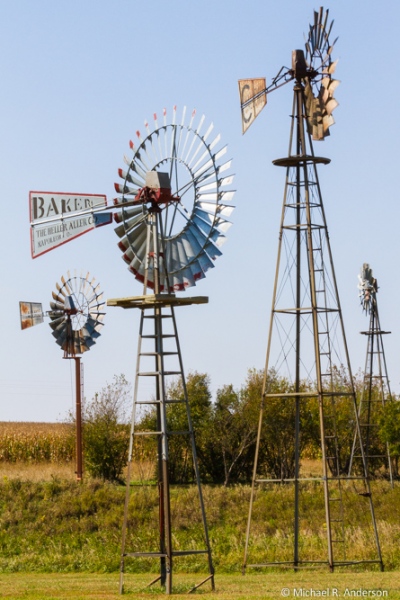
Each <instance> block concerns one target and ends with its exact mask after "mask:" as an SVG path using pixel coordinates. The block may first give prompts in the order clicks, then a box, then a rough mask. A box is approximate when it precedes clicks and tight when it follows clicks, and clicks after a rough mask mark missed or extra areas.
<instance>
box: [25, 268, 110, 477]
mask: <svg viewBox="0 0 400 600" xmlns="http://www.w3.org/2000/svg"><path fill="white" fill-rule="evenodd" d="M52 297H53V301H52V302H50V311H47V312H45V313H44V312H43V308H42V304H41V303H39V302H20V303H19V306H20V321H21V329H28V328H29V327H33V326H35V325H39V324H40V323H43V321H44V319H43V317H44V316H48V317H50V327H51V329H52V335H53V336H54V337H55V341H56V343H57V344H58V345H59V346H60V347H61V349H62V350H63V351H64V357H63V358H67V359H73V360H74V361H75V396H76V479H77V481H81V480H82V474H83V468H82V418H81V408H82V365H81V356H80V355H81V354H83V353H84V352H86V351H87V350H90V348H91V347H92V346H93V345H94V344H95V343H96V340H97V338H98V337H99V336H100V329H101V327H102V326H103V319H104V314H105V313H104V306H105V302H102V297H103V294H102V293H101V292H100V284H97V285H96V284H95V279H94V278H90V275H89V273H87V274H86V276H85V277H83V276H77V275H76V274H75V275H72V276H71V274H70V272H69V271H68V272H67V277H64V276H62V277H61V284H59V283H56V291H53V292H52Z"/></svg>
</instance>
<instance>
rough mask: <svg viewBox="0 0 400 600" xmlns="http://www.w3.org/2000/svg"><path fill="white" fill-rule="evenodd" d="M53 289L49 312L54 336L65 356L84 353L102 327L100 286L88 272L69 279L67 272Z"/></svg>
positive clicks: (93, 342) (102, 304)
mask: <svg viewBox="0 0 400 600" xmlns="http://www.w3.org/2000/svg"><path fill="white" fill-rule="evenodd" d="M56 288H57V291H56V292H53V293H52V295H53V300H54V302H50V307H51V312H50V313H49V316H50V319H51V323H50V327H51V328H52V330H53V336H54V337H55V338H56V342H57V344H58V345H59V346H61V348H62V349H63V350H64V352H65V355H66V356H75V355H76V354H83V353H84V352H86V350H89V349H90V347H91V346H93V345H94V344H95V343H96V339H97V338H98V337H99V336H100V329H101V327H102V326H103V319H104V314H105V313H104V312H103V309H104V306H105V302H102V301H101V300H102V297H103V294H102V292H100V284H97V285H95V279H94V278H92V279H90V276H89V273H87V275H86V277H82V276H76V275H74V276H73V277H72V276H71V275H70V273H69V271H68V274H67V278H65V277H61V285H60V284H59V283H56Z"/></svg>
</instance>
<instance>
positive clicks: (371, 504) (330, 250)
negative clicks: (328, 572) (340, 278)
mask: <svg viewBox="0 0 400 600" xmlns="http://www.w3.org/2000/svg"><path fill="white" fill-rule="evenodd" d="M315 184H316V186H317V190H318V195H319V197H320V198H321V197H322V195H321V189H320V184H319V179H318V172H317V170H316V169H315ZM320 210H321V214H322V218H323V222H324V223H326V217H325V210H324V206H323V204H322V202H321V207H320ZM326 241H327V244H326V246H327V251H328V258H329V263H330V265H331V277H332V282H333V287H334V293H335V299H336V303H337V307H338V314H339V317H340V318H339V321H340V326H341V331H342V339H343V345H344V350H345V356H346V364H347V367H348V373H349V379H350V385H351V390H352V398H353V408H354V414H355V421H356V433H357V435H358V436H359V439H360V440H361V430H360V422H359V418H358V410H357V398H356V392H355V387H354V381H353V377H352V370H351V363H350V355H349V350H348V346H347V339H346V333H345V330H344V322H343V317H342V309H341V304H340V298H339V292H338V286H337V280H336V273H335V269H334V267H333V257H332V249H331V245H330V242H329V235H328V232H327V237H326ZM360 445H361V444H360ZM361 453H362V463H363V469H364V484H365V489H366V492H367V497H368V499H369V507H370V514H371V519H372V525H373V530H374V538H375V545H376V549H377V554H378V557H379V561H378V562H379V564H380V567H381V571H383V570H384V565H383V558H382V552H381V547H380V542H379V535H378V529H377V525H376V519H375V511H374V505H373V502H372V495H371V488H370V483H369V478H368V473H367V470H366V464H365V454H364V451H363V449H362V446H361Z"/></svg>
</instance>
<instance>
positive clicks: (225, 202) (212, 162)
mask: <svg viewBox="0 0 400 600" xmlns="http://www.w3.org/2000/svg"><path fill="white" fill-rule="evenodd" d="M153 120H154V126H153V128H150V125H149V123H148V122H147V121H145V129H146V134H145V135H144V137H142V135H141V133H140V132H139V131H137V132H136V136H137V142H136V144H137V145H136V146H135V144H134V143H133V142H132V141H131V142H130V147H131V150H132V151H133V156H132V157H131V158H126V157H124V160H125V163H126V166H127V168H126V169H125V170H123V169H119V171H118V173H119V176H120V178H121V180H122V183H118V184H115V188H116V191H117V192H118V194H120V197H119V198H117V199H115V200H114V205H113V206H112V207H108V209H107V210H105V209H106V207H107V198H106V196H105V195H103V194H100V195H98V194H80V193H79V194H77V193H63V192H43V191H31V192H30V195H29V206H30V219H31V254H32V258H36V257H38V256H41V255H43V254H44V253H46V252H48V251H50V250H52V249H54V248H56V247H58V246H60V245H62V244H65V243H67V242H69V241H71V240H72V239H75V238H76V237H79V236H81V235H83V234H84V233H86V232H88V231H92V230H94V229H96V228H98V227H101V226H103V225H106V224H109V223H111V220H112V219H111V216H112V212H111V210H114V211H116V214H114V217H115V221H116V222H117V227H116V233H117V235H118V237H119V238H120V241H119V243H118V246H119V248H120V249H121V251H122V253H123V254H122V258H123V259H124V261H125V262H126V263H127V264H128V268H129V270H130V272H131V273H132V274H133V275H134V276H135V277H136V279H137V280H138V281H140V282H141V283H142V284H143V294H142V295H141V296H134V297H127V298H114V299H109V300H107V305H108V306H120V307H123V308H138V309H139V310H140V311H141V319H140V327H139V342H138V355H137V363H136V377H135V391H134V402H133V413H132V424H131V436H130V448H129V461H128V476H127V492H126V499H125V511H124V521H123V527H122V556H121V571H120V592H121V593H122V592H123V588H124V570H125V562H126V559H128V558H155V559H157V560H159V562H160V576H159V577H157V579H156V580H155V581H154V582H152V583H155V582H156V581H160V582H161V584H162V585H165V589H166V592H167V593H168V594H169V593H171V591H172V572H173V560H174V559H175V558H176V557H179V556H187V555H201V554H204V555H205V556H206V557H207V560H208V570H209V575H208V577H207V578H206V579H205V580H204V581H202V582H201V583H199V584H198V585H196V586H195V588H193V589H196V588H197V587H199V586H200V585H202V584H203V583H205V582H206V581H209V580H210V581H211V585H212V588H213V589H214V567H213V563H212V557H211V549H210V543H209V537H208V530H207V523H206V516H205V510H204V501H203V495H202V489H201V484H200V477H199V468H198V462H197V456H196V447H195V440H194V431H193V425H192V420H191V416H190V407H189V402H188V394H187V389H186V381H185V376H184V371H183V363H182V355H181V349H180V343H179V338H178V331H177V326H176V319H175V307H178V306H184V305H190V304H203V303H206V302H208V298H207V297H204V296H195V297H182V296H181V297H178V296H176V292H180V291H184V290H186V289H187V288H189V287H191V286H194V285H196V283H197V282H198V281H199V280H200V279H203V278H204V277H205V274H206V272H207V271H208V270H209V269H211V268H213V267H214V261H215V260H216V259H217V258H218V257H219V256H221V254H222V253H221V250H220V247H221V245H222V244H223V243H224V242H225V240H226V236H225V234H226V232H227V230H228V229H229V227H230V225H231V223H230V221H228V218H229V216H230V215H231V213H232V210H233V206H231V205H230V204H229V202H230V200H231V199H232V197H233V194H234V192H233V191H232V190H230V189H229V186H230V185H231V183H232V180H233V175H230V174H229V170H230V168H231V162H232V161H231V160H225V159H223V157H224V156H225V154H226V152H227V146H222V147H220V146H219V143H220V140H221V136H220V135H219V134H218V135H214V134H213V133H212V132H213V129H214V125H213V123H211V124H210V125H208V126H205V117H204V115H203V116H202V117H201V118H200V119H199V121H198V122H197V123H196V111H195V110H193V111H192V112H191V113H190V115H188V117H187V115H186V108H184V109H183V112H182V116H181V119H180V120H179V121H178V120H177V109H176V107H174V108H173V111H172V119H171V120H168V119H167V111H166V110H165V109H164V111H163V115H162V122H160V123H159V122H158V117H157V115H156V114H154V115H153ZM110 209H111V210H110ZM168 324H169V327H168ZM147 329H150V331H148V330H147ZM146 345H150V346H151V347H150V348H145V346H146ZM149 361H150V362H151V366H150V367H149V368H147V367H148V365H147V364H146V365H145V363H148V362H149ZM173 361H175V364H171V363H172V362H173ZM171 377H172V378H178V380H179V381H180V383H181V386H182V389H183V398H182V401H181V402H180V403H181V404H182V405H183V407H184V410H185V416H186V423H187V424H186V428H185V430H184V431H181V430H180V431H173V430H171V428H170V426H169V421H168V414H169V412H170V410H171V408H172V406H173V404H176V401H175V400H172V399H170V398H168V397H167V393H168V381H170V378H171ZM143 380H147V382H149V381H150V382H151V384H150V386H151V385H152V386H153V390H154V391H153V395H152V396H150V397H149V394H148V393H146V392H143V390H142V389H141V387H144V388H146V386H145V385H144V386H141V385H140V384H141V383H142V382H143ZM148 387H149V386H147V388H146V389H147V390H148ZM143 407H145V408H151V407H153V408H154V409H155V412H156V415H157V419H156V420H157V426H156V429H155V430H154V431H148V432H143V431H140V432H139V431H137V428H135V425H136V419H137V411H138V409H140V408H143ZM146 435H147V436H148V437H149V438H153V439H154V438H155V439H156V443H157V461H158V484H157V487H158V492H159V497H158V502H159V522H158V528H159V536H158V544H157V548H156V549H154V548H153V549H151V550H149V551H147V550H143V549H141V548H135V551H133V552H128V551H127V544H128V543H129V540H128V508H129V507H128V503H129V496H130V487H131V486H130V479H131V467H132V460H133V450H134V440H136V439H137V438H138V437H139V438H140V437H143V436H146ZM174 436H186V437H187V439H188V440H189V442H188V443H189V446H190V448H191V452H192V457H193V470H194V478H195V481H196V486H197V491H198V500H199V511H200V518H201V522H202V529H203V540H202V547H201V548H200V549H193V548H188V549H185V550H178V549H176V548H174V541H173V536H172V522H171V501H170V483H169V472H168V439H169V438H171V437H174ZM136 543H138V542H136Z"/></svg>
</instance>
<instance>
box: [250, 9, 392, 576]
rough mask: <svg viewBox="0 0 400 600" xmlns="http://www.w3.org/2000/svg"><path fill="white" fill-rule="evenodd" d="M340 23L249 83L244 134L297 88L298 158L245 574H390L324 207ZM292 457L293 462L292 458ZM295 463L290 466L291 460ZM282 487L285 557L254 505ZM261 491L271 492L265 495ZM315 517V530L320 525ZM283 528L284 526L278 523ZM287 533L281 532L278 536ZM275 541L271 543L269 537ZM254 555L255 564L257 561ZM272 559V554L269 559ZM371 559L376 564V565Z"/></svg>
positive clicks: (292, 146) (279, 271)
mask: <svg viewBox="0 0 400 600" xmlns="http://www.w3.org/2000/svg"><path fill="white" fill-rule="evenodd" d="M332 25H333V21H332V22H331V23H329V11H328V10H327V11H324V9H323V8H321V9H320V10H319V11H318V12H314V20H313V23H312V24H311V25H310V28H309V33H308V37H307V42H306V45H305V52H304V51H303V50H294V51H293V52H292V64H291V67H290V68H286V67H282V69H281V70H280V71H279V72H278V74H277V76H276V77H275V78H274V79H273V80H272V83H271V85H269V86H266V83H265V79H260V78H259V79H254V80H253V79H244V80H240V81H239V93H240V99H241V111H242V130H243V133H244V132H245V131H247V129H248V127H249V126H250V125H251V124H252V123H253V122H254V120H255V118H256V117H257V116H258V114H259V113H260V111H261V110H262V109H263V108H264V106H265V105H266V103H267V97H268V94H269V93H271V92H273V91H275V90H276V89H278V88H281V87H282V86H284V85H285V84H287V83H289V82H291V83H292V84H293V109H292V115H291V129H290V143H289V153H288V156H287V157H285V158H280V159H277V160H274V161H273V163H274V164H275V165H277V166H280V167H284V168H285V170H286V181H285V191H284V199H283V208H282V217H281V224H280V235H279V245H278V258H277V266H276V274H275V283H274V291H273V299H272V309H271V317H270V328H269V336H268V344H267V354H266V363H265V373H264V382H263V390H262V399H261V408H260V416H259V426H258V433H257V442H256V451H255V459H254V470H253V478H252V490H251V499H250V506H249V515H248V524H247V531H246V543H245V554H244V565H243V571H245V569H246V568H249V567H268V566H282V567H293V568H295V569H297V568H300V567H303V566H307V565H313V566H323V565H327V566H328V567H329V569H330V570H333V569H334V568H335V566H338V565H351V564H355V563H356V562H357V563H358V562H366V563H377V564H378V565H379V566H380V567H381V568H383V563H382V557H381V551H380V546H379V538H378V532H377V528H376V522H375V516H374V507H373V503H372V497H371V490H370V484H369V479H368V472H367V466H366V458H365V455H364V452H363V448H361V450H360V454H359V456H360V458H359V461H358V462H359V466H358V474H357V475H355V476H352V477H351V478H350V477H349V475H348V471H347V469H346V465H348V460H349V455H350V452H348V453H347V451H346V445H345V444H344V442H343V436H346V434H348V427H349V425H351V426H352V428H353V430H355V432H354V435H355V436H356V439H358V440H359V439H360V438H361V433H360V424H359V420H358V412H357V406H356V396H355V390H354V384H353V379H352V375H351V368H350V360H349V354H348V349H347V343H346V338H345V331H344V325H343V319H342V312H341V306H340V300H339V293H338V289H337V284H336V276H335V271H334V265H333V259H332V252H331V247H330V241H329V237H328V229H327V222H326V217H325V211H324V207H323V202H322V194H321V189H320V184H319V179H318V172H317V166H318V165H325V164H328V163H329V162H330V160H329V159H327V158H324V157H320V156H317V155H315V154H314V149H313V141H317V140H324V139H325V138H326V137H327V136H328V135H329V132H330V127H331V126H332V125H333V123H334V119H333V116H332V112H333V110H334V109H335V107H336V106H337V101H336V100H335V98H334V92H335V90H336V88H337V86H338V83H339V82H338V81H337V80H335V79H334V78H333V74H334V72H335V68H336V62H333V60H332V52H333V49H334V45H335V42H336V40H335V41H333V42H332V41H331V33H332ZM270 370H272V372H274V373H277V374H278V375H279V376H281V377H282V378H283V379H284V380H285V381H287V382H289V383H288V385H287V388H286V389H285V390H284V391H280V390H276V389H274V388H273V384H272V382H271V377H270ZM274 403H277V404H278V407H280V409H279V408H278V410H281V411H283V410H284V409H286V411H287V412H289V413H290V414H291V415H292V416H291V428H292V434H291V436H292V437H291V440H292V442H293V454H291V450H287V449H283V450H282V453H283V454H282V461H281V466H280V471H279V472H278V473H277V472H274V471H272V469H271V468H269V467H268V464H266V461H265V460H263V458H264V457H263V456H262V450H261V449H262V441H263V437H262V434H263V428H264V427H265V426H266V423H265V416H264V414H267V408H269V407H270V406H272V405H273V404H274ZM343 407H346V411H347V413H346V414H349V415H350V417H349V423H347V425H346V427H342V426H341V425H340V423H339V420H338V413H339V411H340V410H341V411H343V410H344V408H343ZM312 410H314V411H315V413H316V414H317V415H318V419H319V437H320V454H321V461H320V465H319V468H318V472H313V471H311V473H310V474H309V473H308V472H306V469H305V467H303V465H302V459H303V453H302V449H303V444H302V441H303V435H304V427H303V425H304V423H305V422H306V421H307V418H308V416H309V414H310V411H312ZM286 451H287V454H289V453H290V457H288V456H286V455H285V454H284V453H285V452H286ZM284 458H287V459H288V461H289V465H287V464H285V463H284V460H283V459H284ZM276 484H278V485H282V484H291V485H292V486H293V512H294V514H293V532H292V535H290V536H289V537H288V539H289V540H290V541H289V542H288V544H287V546H285V545H284V544H281V547H280V548H279V551H278V550H277V548H276V545H274V543H273V535H274V532H272V533H271V535H270V537H269V538H268V539H269V543H267V546H268V548H267V550H264V547H263V548H261V547H260V546H258V549H257V547H255V546H256V544H250V537H251V525H252V519H253V508H254V503H255V500H256V499H257V498H260V497H261V498H262V497H263V496H262V493H261V492H262V490H263V489H268V490H271V488H274V486H275V489H276ZM310 485H312V486H313V488H312V489H313V495H314V497H315V498H317V497H318V498H319V501H320V505H321V506H324V514H325V517H324V522H323V523H320V528H319V532H320V535H321V532H324V535H325V536H326V548H327V559H326V560H323V559H322V560H321V552H320V551H318V552H316V551H315V548H313V547H312V546H311V545H310V536H307V535H303V533H304V529H305V528H306V527H307V514H306V513H305V512H304V508H303V503H302V493H303V491H305V490H307V489H308V488H309V486H310ZM352 490H355V491H356V494H357V497H358V498H359V500H360V502H362V505H361V507H360V513H359V514H362V515H363V516H368V519H369V525H370V527H371V540H372V550H371V549H369V551H368V552H363V555H362V557H361V558H360V557H359V556H358V557H357V559H356V558H354V559H353V554H350V557H349V544H350V543H351V540H350V536H349V527H348V524H349V522H351V520H352V519H353V518H354V514H352V515H351V516H349V515H348V513H347V512H346V511H347V504H348V503H347V502H346V499H347V495H348V494H350V493H353V492H352ZM260 494H261V495H260ZM315 526H316V524H315V522H314V521H313V522H312V523H310V522H309V527H312V528H315ZM277 529H279V527H277ZM276 535H279V531H278V532H277V533H276ZM267 541H268V540H267ZM250 554H251V556H254V557H255V559H254V562H252V561H251V560H250ZM260 554H262V558H260ZM371 556H373V558H372V559H371Z"/></svg>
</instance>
